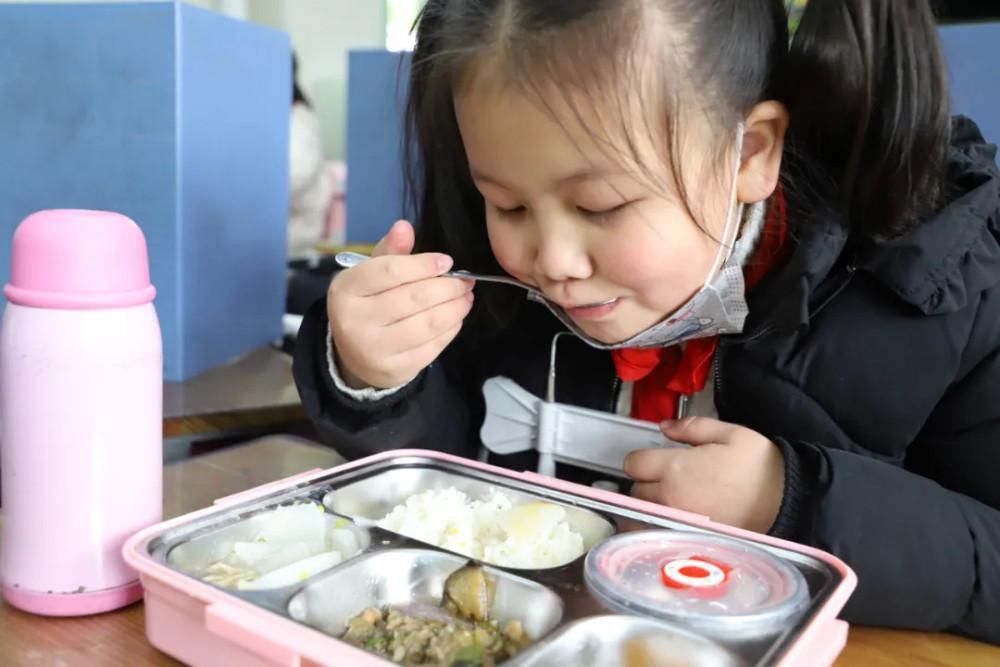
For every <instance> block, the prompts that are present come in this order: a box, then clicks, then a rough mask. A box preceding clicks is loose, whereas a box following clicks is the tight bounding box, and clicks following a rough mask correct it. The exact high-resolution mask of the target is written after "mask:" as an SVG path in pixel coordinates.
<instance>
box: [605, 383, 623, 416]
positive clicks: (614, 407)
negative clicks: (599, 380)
mask: <svg viewBox="0 0 1000 667" xmlns="http://www.w3.org/2000/svg"><path fill="white" fill-rule="evenodd" d="M621 389H622V381H621V378H618V377H615V381H614V382H612V383H611V405H610V406H609V408H608V412H610V413H611V414H613V415H617V414H618V394H619V392H621Z"/></svg>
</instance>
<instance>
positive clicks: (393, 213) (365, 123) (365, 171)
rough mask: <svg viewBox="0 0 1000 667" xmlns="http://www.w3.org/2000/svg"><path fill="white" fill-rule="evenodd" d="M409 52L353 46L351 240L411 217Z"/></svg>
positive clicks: (368, 237)
mask: <svg viewBox="0 0 1000 667" xmlns="http://www.w3.org/2000/svg"><path fill="white" fill-rule="evenodd" d="M408 76H409V54H399V53H391V52H389V51H352V52H351V53H350V56H349V60H348V80H347V91H348V92H347V240H348V242H349V243H374V242H376V241H378V240H379V239H380V238H382V235H383V234H385V233H386V232H387V231H388V230H389V227H391V226H392V223H394V222H395V221H396V220H399V219H400V218H409V217H410V211H408V210H407V207H406V202H405V201H404V200H405V195H404V187H403V159H402V158H403V153H402V147H403V110H404V105H405V103H406V92H407V78H408Z"/></svg>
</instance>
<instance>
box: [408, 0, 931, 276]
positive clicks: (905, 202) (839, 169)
mask: <svg viewBox="0 0 1000 667" xmlns="http://www.w3.org/2000/svg"><path fill="white" fill-rule="evenodd" d="M651 11H653V12H658V13H656V14H650V12H651ZM661 18H662V20H660V19H661ZM787 21H788V18H787V14H786V12H785V7H784V2H783V0H573V2H565V1H563V0H428V2H427V4H426V6H425V7H424V10H423V12H422V14H421V16H420V18H419V19H418V30H417V45H416V49H415V51H414V54H413V59H412V64H411V67H410V92H409V100H408V104H407V119H408V120H407V141H406V143H405V147H406V149H407V150H408V151H409V152H408V155H407V159H406V162H407V164H408V165H409V167H410V170H409V172H408V178H407V184H408V191H409V193H410V196H411V197H412V198H413V201H412V206H413V208H414V210H415V212H416V219H417V226H418V247H419V248H421V249H435V250H440V251H444V252H448V253H450V254H452V255H453V256H454V257H455V259H456V264H457V265H458V266H461V267H463V268H469V269H472V270H476V271H497V270H499V267H498V266H497V265H496V262H495V260H494V258H493V256H492V253H491V251H490V247H489V243H488V239H487V235H486V226H485V213H484V206H483V200H482V197H481V196H480V194H479V193H478V191H477V190H476V188H475V186H474V183H473V181H472V178H471V175H470V173H469V168H468V164H467V161H466V157H465V152H464V148H463V145H462V141H461V137H460V135H459V130H458V125H457V121H456V118H455V112H454V108H453V97H454V94H455V91H456V90H457V89H458V87H459V86H460V85H461V84H462V82H463V81H464V77H466V76H468V75H469V73H470V71H473V70H474V69H475V68H476V66H477V65H478V64H480V63H488V64H489V65H490V66H495V67H498V68H499V71H501V72H502V74H501V75H502V76H503V77H504V82H505V83H510V84H511V85H516V86H520V87H521V89H522V90H525V91H529V92H531V91H537V90H538V89H539V88H540V87H541V86H542V85H545V84H546V83H553V82H554V83H558V84H559V86H560V87H561V88H562V89H565V90H566V91H571V92H572V93H573V94H579V93H580V92H581V91H583V92H585V93H586V94H587V95H589V97H588V98H587V99H589V100H593V101H594V104H592V105H589V106H592V107H593V108H595V109H606V108H607V104H608V102H607V100H614V97H613V96H612V95H609V91H608V86H613V87H614V88H612V90H616V91H617V93H618V100H617V103H618V107H617V109H618V110H620V109H624V108H626V106H625V102H627V101H628V96H630V95H632V96H635V95H640V96H641V98H640V99H641V100H642V102H643V103H644V104H646V105H647V107H648V106H649V105H650V104H656V105H657V106H656V107H655V108H656V109H657V111H656V113H651V114H646V115H647V118H645V119H644V120H643V122H644V123H645V126H644V127H643V128H638V129H639V130H643V131H650V132H654V133H656V132H657V131H659V132H660V134H656V135H654V136H661V135H662V136H664V137H665V138H666V139H667V140H668V141H669V142H670V146H672V147H676V145H677V143H676V142H677V137H678V136H679V135H680V131H679V129H678V123H679V122H680V118H681V116H683V115H684V114H680V113H678V111H679V109H680V108H681V106H682V105H690V104H691V102H690V100H691V99H694V98H699V100H700V101H699V102H698V103H697V110H698V111H700V112H701V113H703V114H707V115H708V116H710V117H711V118H712V120H713V121H715V122H716V126H717V127H723V128H730V129H732V130H733V131H734V130H735V126H736V123H737V120H738V119H739V118H742V117H744V115H745V114H746V113H748V112H749V111H750V109H751V108H752V107H753V106H754V105H755V104H756V103H758V102H761V101H764V100H769V99H770V100H777V101H779V102H782V103H783V104H784V105H785V106H786V107H787V108H788V110H789V112H790V115H791V122H790V127H789V132H788V135H787V137H786V161H785V165H784V167H783V169H782V180H783V183H784V185H785V189H786V194H787V195H788V198H789V201H790V202H796V201H798V204H799V205H798V206H796V207H794V209H793V210H795V209H805V210H810V209H812V210H815V209H818V208H824V209H825V208H835V209H839V210H840V212H841V214H842V219H843V221H844V224H845V225H847V226H848V227H849V228H850V230H851V233H852V234H857V235H861V236H864V237H869V238H878V237H889V236H894V235H898V234H900V233H902V232H904V231H905V230H906V229H908V228H909V227H911V226H912V225H914V224H916V222H917V221H919V220H920V219H921V218H922V217H923V216H926V215H927V214H929V213H930V212H932V211H933V210H934V209H935V208H936V207H938V206H939V205H940V200H941V197H942V188H943V185H942V184H943V174H944V164H945V158H946V151H947V146H948V142H949V133H950V113H949V108H948V90H947V76H946V70H945V67H944V63H943V56H942V53H941V48H940V46H939V42H938V36H937V32H936V26H935V22H934V16H933V13H932V10H931V7H930V4H929V0H811V1H810V2H809V4H808V7H807V9H806V11H805V13H804V15H803V16H802V19H801V22H800V25H799V27H798V30H797V32H796V34H795V37H794V40H792V42H791V44H789V36H788V26H787ZM650 49H655V51H653V54H654V55H655V56H657V58H656V60H657V61H658V62H656V63H654V68H655V67H659V68H660V69H661V70H662V69H663V65H664V64H665V63H664V62H663V61H664V60H667V61H668V62H669V64H670V65H674V67H672V68H671V70H670V72H669V74H670V75H671V76H669V77H668V76H666V73H665V72H662V71H661V72H658V74H659V76H657V77H656V78H655V80H653V81H651V80H650V77H649V76H648V72H646V71H645V70H644V69H643V67H647V65H646V60H648V59H646V60H644V59H643V58H637V57H635V56H636V55H637V54H638V55H641V54H642V53H643V52H645V53H649V50H650ZM596 54H599V55H596ZM640 81H643V82H646V84H647V85H646V87H645V88H643V84H637V82H640ZM695 87H697V91H698V93H697V95H688V94H684V93H685V92H686V91H687V90H694V89H695ZM640 89H641V90H640ZM567 94H569V93H567ZM623 98H625V102H623ZM650 98H653V99H650ZM615 110H616V109H615V108H613V109H612V111H615ZM628 116H629V114H619V115H618V116H614V117H611V118H602V119H601V121H602V123H605V124H606V125H607V126H606V127H604V128H597V131H598V132H601V131H608V130H615V131H619V130H620V131H622V133H623V134H624V136H625V137H626V139H627V140H628V141H630V142H631V141H632V139H633V138H634V137H635V136H636V131H637V128H633V127H629V126H628V122H629V121H628V120H627V119H626V117H628ZM654 119H655V122H654ZM660 119H662V122H663V127H662V128H656V127H655V125H656V124H658V123H659V122H660ZM618 123H623V125H612V124H618ZM732 138H733V137H732V135H730V134H725V135H722V134H720V136H719V141H718V146H717V149H718V150H719V151H720V153H722V152H724V151H727V150H731V147H732ZM629 146H630V147H631V150H632V152H633V155H632V157H635V156H636V152H635V149H634V146H635V144H634V143H630V144H629ZM677 154H678V151H676V150H668V151H667V159H668V160H670V166H671V170H670V172H671V173H673V174H674V176H673V178H674V180H675V183H674V184H673V185H674V186H675V188H676V189H677V191H679V192H680V193H681V195H682V197H683V199H684V201H685V202H687V201H688V197H687V196H686V192H685V190H684V187H683V183H684V179H683V178H680V177H679V176H678V174H680V169H679V166H678V165H676V155H677ZM636 164H638V161H636ZM816 197H822V198H823V199H824V200H825V201H820V202H816V201H814V200H815V198H816ZM791 222H792V223H794V222H795V221H794V220H792V221H791Z"/></svg>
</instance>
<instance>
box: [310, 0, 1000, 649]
mask: <svg viewBox="0 0 1000 667" xmlns="http://www.w3.org/2000/svg"><path fill="white" fill-rule="evenodd" d="M787 19H788V17H787V15H786V13H785V6H784V3H783V2H782V0H576V1H574V2H551V1H544V0H430V1H429V2H428V3H427V5H426V8H425V10H424V12H423V15H422V17H421V20H420V23H419V29H418V36H417V47H416V51H415V53H414V55H413V65H412V69H411V73H410V91H411V92H410V100H409V106H408V114H409V127H410V130H411V136H410V139H411V141H410V142H409V143H408V144H407V145H411V146H414V147H415V149H416V152H417V154H416V155H415V156H413V157H414V159H413V160H412V165H413V166H414V173H413V178H412V179H411V184H412V185H413V190H414V193H415V195H416V197H415V199H416V202H415V203H416V205H417V211H418V215H417V225H416V230H417V233H416V238H415V232H414V228H413V227H412V226H411V225H410V224H409V223H406V222H400V223H397V224H396V225H395V226H393V228H392V229H391V231H390V232H389V233H388V234H387V236H386V237H385V238H384V239H383V240H382V242H381V243H380V244H379V246H378V248H377V250H376V253H375V254H376V255H377V257H375V258H374V259H372V260H371V261H368V262H365V263H363V264H361V265H360V266H358V267H356V268H353V269H350V270H347V271H344V272H342V273H341V274H339V275H338V276H337V277H336V278H335V279H334V281H333V283H332V284H331V286H330V290H329V293H328V295H327V298H326V299H325V300H324V301H323V302H321V303H317V304H316V306H315V307H314V308H313V310H312V311H311V312H310V313H309V315H308V316H307V317H306V320H305V323H304V325H303V327H302V330H301V331H300V334H299V345H298V352H297V358H296V365H295V373H296V379H297V382H298V385H299V389H300V393H301V395H302V398H303V401H304V404H305V406H306V408H307V410H308V411H309V413H310V415H311V416H312V417H313V418H314V419H315V420H316V422H317V424H318V425H319V427H320V429H321V430H322V431H323V433H324V434H325V436H326V437H327V438H328V439H329V441H330V443H331V444H332V445H333V446H335V447H336V448H337V449H338V450H339V451H340V452H342V453H344V454H345V455H348V456H359V455H363V454H368V453H374V452H377V451H382V450H386V449H391V448H397V447H412V446H415V447H425V448H433V449H439V450H443V451H447V452H452V453H457V454H460V455H464V456H475V455H476V452H477V450H478V429H479V427H480V425H481V423H482V419H483V410H484V408H483V399H482V396H481V387H482V384H483V382H484V381H485V380H486V379H488V378H490V377H494V376H506V377H509V378H511V379H513V380H514V381H516V382H517V383H518V384H520V385H521V386H523V387H525V388H526V389H528V390H529V391H532V392H533V393H535V394H537V395H542V394H543V390H544V386H545V380H546V374H547V371H548V352H549V346H550V343H551V339H552V336H553V335H554V334H555V333H556V332H558V331H561V330H563V329H564V328H565V327H563V325H562V324H560V322H559V321H558V320H557V319H556V318H554V317H552V315H551V313H549V312H548V310H546V309H545V308H543V307H541V306H539V305H537V304H534V303H530V302H526V301H525V300H524V296H523V292H520V291H517V290H512V289H510V288H504V287H493V286H488V285H480V286H475V287H474V286H472V285H470V284H469V283H467V282H464V281H462V280H457V279H454V278H448V277H442V276H441V274H442V273H443V272H445V271H446V270H448V269H449V268H451V267H452V266H456V267H458V268H463V269H468V270H471V271H475V272H478V273H499V272H506V273H508V274H510V275H512V276H514V277H516V278H518V279H520V280H522V281H524V282H527V283H530V284H532V285H534V286H536V287H537V288H539V289H540V290H542V291H543V292H544V293H545V294H546V295H547V296H548V297H549V298H550V299H552V300H554V301H556V302H558V303H559V304H560V306H561V307H562V308H563V311H564V313H565V314H566V315H567V317H568V319H569V321H570V322H571V324H572V328H573V329H574V330H575V331H576V332H577V333H578V334H579V338H580V340H579V341H577V342H576V344H575V345H571V344H569V343H565V344H564V347H561V348H560V360H559V369H558V377H559V386H558V387H557V396H556V399H557V400H558V401H560V402H563V403H573V404H577V405H581V406H585V407H588V408H595V409H603V410H609V411H617V412H619V413H623V414H629V415H631V416H633V417H637V418H641V419H648V420H653V421H656V422H660V423H662V428H663V431H664V433H665V434H666V435H667V436H669V437H670V438H671V439H674V440H677V441H681V442H686V443H689V444H691V445H693V447H692V448H690V449H683V450H676V449H652V450H644V451H637V452H634V453H632V454H631V455H630V457H629V458H628V460H627V462H626V468H625V473H627V475H628V476H629V477H631V478H632V480H634V482H635V483H634V486H633V487H632V493H633V494H634V495H636V496H638V497H641V498H645V499H648V500H652V501H655V502H660V503H663V504H666V505H669V506H671V507H676V508H680V509H683V510H688V511H692V512H695V513H698V514H703V515H707V516H709V517H711V518H712V519H713V520H715V521H720V522H724V523H728V524H731V525H735V526H739V527H742V528H747V529H751V530H756V531H760V532H769V533H771V534H773V535H777V536H779V537H783V538H789V539H792V540H795V541H798V542H801V543H805V544H809V545H813V546H816V547H819V548H821V549H824V550H827V551H830V552H832V553H834V554H836V555H837V556H839V557H841V558H843V559H844V560H845V561H847V562H848V563H849V564H850V565H851V566H852V567H853V568H854V569H855V571H856V572H857V573H858V576H859V587H858V590H857V592H856V593H855V595H854V597H853V598H852V599H851V601H850V602H849V603H848V606H847V607H846V609H845V613H844V615H845V617H846V618H847V619H848V620H850V621H852V622H857V623H862V624H876V625H886V626H893V627H902V628H913V629H926V630H949V631H954V632H960V633H963V634H967V635H970V636H973V637H976V638H979V639H983V640H987V641H991V642H996V643H1000V624H998V623H997V619H998V618H1000V484H998V483H997V479H998V473H1000V400H998V399H1000V174H998V170H997V167H996V164H995V162H994V158H995V149H994V147H992V146H989V145H986V144H985V143H984V141H983V140H982V137H981V136H980V134H979V132H978V130H977V129H976V127H975V125H974V124H973V123H972V122H971V121H969V120H967V119H961V118H958V119H952V118H950V115H949V110H948V103H947V101H948V88H947V77H946V70H945V65H944V62H943V58H942V54H941V49H940V46H939V44H938V38H937V33H936V26H935V21H934V16H933V15H932V12H931V8H930V6H929V3H928V2H927V0H910V1H907V2H901V1H895V0H811V1H810V2H809V3H808V6H807V8H806V10H805V12H804V14H803V15H802V17H801V23H800V25H799V27H798V31H797V33H796V34H795V37H794V39H793V40H792V41H791V42H789V35H788V30H787ZM473 287H474V291H475V297H473ZM747 308H748V310H749V315H748V316H746V310H745V309H747ZM703 320H710V321H711V324H710V325H708V326H692V323H699V324H701V323H702V321H703ZM637 341H638V342H641V343H642V345H638V343H637ZM650 345H652V347H650ZM681 403H686V404H687V405H688V406H689V408H690V414H691V415H693V416H692V417H690V418H686V419H683V420H677V419H676V417H677V411H678V406H679V405H680V404H681ZM492 461H493V462H495V463H498V464H501V465H509V466H511V467H514V468H518V469H525V468H530V467H533V466H532V463H531V462H530V461H526V460H525V459H524V457H520V458H504V457H493V458H492ZM558 474H559V475H560V476H565V477H568V478H571V479H581V480H583V481H586V478H585V476H584V475H582V474H581V473H579V472H578V471H574V470H570V469H566V468H560V469H559V471H558Z"/></svg>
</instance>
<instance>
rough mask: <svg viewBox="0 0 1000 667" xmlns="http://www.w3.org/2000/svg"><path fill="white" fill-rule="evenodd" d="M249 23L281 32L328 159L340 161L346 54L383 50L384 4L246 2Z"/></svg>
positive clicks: (367, 0)
mask: <svg viewBox="0 0 1000 667" xmlns="http://www.w3.org/2000/svg"><path fill="white" fill-rule="evenodd" d="M246 2H247V8H248V18H249V19H250V20H251V21H254V22H256V23H260V24H262V25H267V26H270V27H273V28H278V29H279V30H284V31H285V32H287V33H288V34H289V35H291V37H292V44H293V46H294V48H295V52H296V54H297V55H298V59H299V82H300V84H301V85H302V89H303V90H304V91H305V94H306V96H307V97H309V99H310V100H311V101H312V103H313V105H314V106H315V107H316V110H317V112H318V113H319V116H320V121H321V122H322V124H323V143H324V146H325V148H326V153H327V156H328V157H331V158H335V159H342V158H343V157H344V134H345V130H346V124H347V54H348V51H349V50H350V49H356V48H368V49H373V48H374V49H378V48H385V16H386V12H385V0H293V1H288V0H246Z"/></svg>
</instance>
